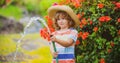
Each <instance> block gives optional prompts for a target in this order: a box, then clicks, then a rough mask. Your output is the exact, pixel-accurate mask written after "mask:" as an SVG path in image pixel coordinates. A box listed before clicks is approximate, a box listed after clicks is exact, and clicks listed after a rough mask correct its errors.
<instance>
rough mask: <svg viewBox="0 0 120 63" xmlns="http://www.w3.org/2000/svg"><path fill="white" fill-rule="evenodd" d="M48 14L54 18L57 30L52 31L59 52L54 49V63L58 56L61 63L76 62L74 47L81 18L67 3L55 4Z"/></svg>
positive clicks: (52, 38) (52, 39)
mask: <svg viewBox="0 0 120 63" xmlns="http://www.w3.org/2000/svg"><path fill="white" fill-rule="evenodd" d="M48 15H49V17H50V18H51V19H53V22H54V25H55V29H56V31H55V32H53V33H52V37H51V41H53V42H55V45H56V49H57V52H54V51H52V54H53V58H54V59H53V63H56V60H55V58H56V57H57V58H58V60H59V63H75V56H74V47H75V42H76V40H77V30H76V29H75V27H77V26H78V24H79V19H78V18H77V16H76V14H75V13H74V12H73V10H72V9H71V8H70V7H69V6H66V5H55V6H51V7H50V8H49V9H48Z"/></svg>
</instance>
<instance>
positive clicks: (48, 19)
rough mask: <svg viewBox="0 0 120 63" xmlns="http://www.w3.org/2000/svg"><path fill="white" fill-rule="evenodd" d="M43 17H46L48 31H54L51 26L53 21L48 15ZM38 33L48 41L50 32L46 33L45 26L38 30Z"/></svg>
mask: <svg viewBox="0 0 120 63" xmlns="http://www.w3.org/2000/svg"><path fill="white" fill-rule="evenodd" d="M45 18H46V19H47V25H48V27H49V30H50V32H51V33H52V32H54V31H55V29H54V28H53V26H52V24H53V21H52V20H51V19H50V18H49V17H48V16H45ZM40 35H41V37H43V38H44V39H47V40H48V41H50V33H48V30H47V28H43V29H41V30H40Z"/></svg>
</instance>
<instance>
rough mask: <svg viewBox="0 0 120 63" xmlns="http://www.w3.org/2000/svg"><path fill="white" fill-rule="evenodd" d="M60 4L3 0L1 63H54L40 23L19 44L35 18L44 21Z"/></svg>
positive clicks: (0, 8) (48, 0)
mask: <svg viewBox="0 0 120 63" xmlns="http://www.w3.org/2000/svg"><path fill="white" fill-rule="evenodd" d="M59 1H60V0H0V63H50V61H51V58H52V57H51V54H50V49H49V46H48V42H47V41H45V40H43V39H42V38H41V37H40V34H39V30H40V29H41V27H42V26H41V24H40V23H38V22H34V23H33V24H32V25H31V26H30V27H29V28H28V29H27V30H26V34H25V36H24V38H22V39H21V41H20V42H19V43H18V41H19V40H20V38H21V37H22V34H23V32H24V31H25V30H24V27H25V26H26V25H27V24H28V22H29V21H30V18H31V17H41V18H42V19H44V16H46V15H47V9H48V7H50V6H51V5H52V4H53V2H59ZM16 45H17V51H16ZM15 54H16V56H15ZM46 60H47V61H46Z"/></svg>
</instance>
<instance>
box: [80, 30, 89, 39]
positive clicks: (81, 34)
mask: <svg viewBox="0 0 120 63" xmlns="http://www.w3.org/2000/svg"><path fill="white" fill-rule="evenodd" d="M88 36H89V33H88V32H84V33H83V32H80V33H79V34H78V37H81V38H82V39H83V40H85V39H86V38H87V37H88Z"/></svg>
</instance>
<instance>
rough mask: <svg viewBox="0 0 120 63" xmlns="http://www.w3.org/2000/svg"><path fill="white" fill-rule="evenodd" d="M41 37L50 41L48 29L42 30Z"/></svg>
mask: <svg viewBox="0 0 120 63" xmlns="http://www.w3.org/2000/svg"><path fill="white" fill-rule="evenodd" d="M40 36H41V37H43V38H44V39H46V40H48V41H50V34H49V33H48V32H47V29H46V28H43V29H41V30H40Z"/></svg>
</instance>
